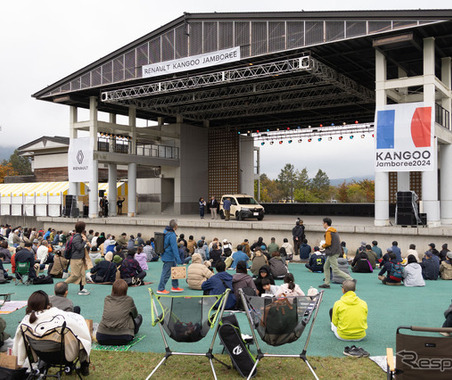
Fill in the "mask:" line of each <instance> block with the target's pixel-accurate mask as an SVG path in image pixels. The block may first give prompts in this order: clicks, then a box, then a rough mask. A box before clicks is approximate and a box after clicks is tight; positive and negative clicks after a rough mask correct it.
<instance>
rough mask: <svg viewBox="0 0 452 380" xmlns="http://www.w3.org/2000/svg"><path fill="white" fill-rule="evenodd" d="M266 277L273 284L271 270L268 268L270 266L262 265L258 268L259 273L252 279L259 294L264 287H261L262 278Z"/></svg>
mask: <svg viewBox="0 0 452 380" xmlns="http://www.w3.org/2000/svg"><path fill="white" fill-rule="evenodd" d="M264 278H266V279H268V280H269V281H270V284H271V285H275V280H274V279H273V276H272V272H271V270H270V267H269V266H268V265H263V266H262V267H261V268H260V269H259V273H258V276H257V278H256V279H255V280H254V283H255V284H256V288H257V290H258V291H259V294H261V293H262V292H263V291H264V289H263V287H262V280H263V279H264Z"/></svg>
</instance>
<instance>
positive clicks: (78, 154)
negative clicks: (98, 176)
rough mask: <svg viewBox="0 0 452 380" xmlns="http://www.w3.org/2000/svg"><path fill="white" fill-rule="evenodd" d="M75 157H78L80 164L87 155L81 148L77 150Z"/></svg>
mask: <svg viewBox="0 0 452 380" xmlns="http://www.w3.org/2000/svg"><path fill="white" fill-rule="evenodd" d="M75 158H76V159H77V162H78V164H79V165H81V164H82V162H83V159H84V158H85V156H84V155H83V152H82V150H79V151H78V152H77V155H76V156H75Z"/></svg>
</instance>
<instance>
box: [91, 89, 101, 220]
mask: <svg viewBox="0 0 452 380" xmlns="http://www.w3.org/2000/svg"><path fill="white" fill-rule="evenodd" d="M89 137H91V140H92V143H93V144H94V146H93V150H94V152H96V151H97V98H96V97H95V96H91V97H90V98H89ZM98 187H99V174H98V162H97V160H93V179H92V180H91V181H90V182H89V190H90V191H89V217H90V218H97V217H98V215H99V211H98V210H99V194H98Z"/></svg>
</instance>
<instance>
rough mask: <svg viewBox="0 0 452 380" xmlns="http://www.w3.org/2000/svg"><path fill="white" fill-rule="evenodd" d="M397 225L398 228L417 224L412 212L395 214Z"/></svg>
mask: <svg viewBox="0 0 452 380" xmlns="http://www.w3.org/2000/svg"><path fill="white" fill-rule="evenodd" d="M397 224H398V225H399V226H414V225H416V224H417V222H416V217H415V216H414V213H413V212H397Z"/></svg>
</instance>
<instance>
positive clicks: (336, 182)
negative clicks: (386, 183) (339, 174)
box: [330, 175, 375, 186]
mask: <svg viewBox="0 0 452 380" xmlns="http://www.w3.org/2000/svg"><path fill="white" fill-rule="evenodd" d="M363 179H370V180H372V181H373V180H374V179H375V178H374V176H370V175H369V176H364V177H349V178H335V179H330V185H331V186H338V185H341V184H342V183H343V182H344V181H345V183H350V182H353V181H356V182H358V181H362V180H363Z"/></svg>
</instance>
